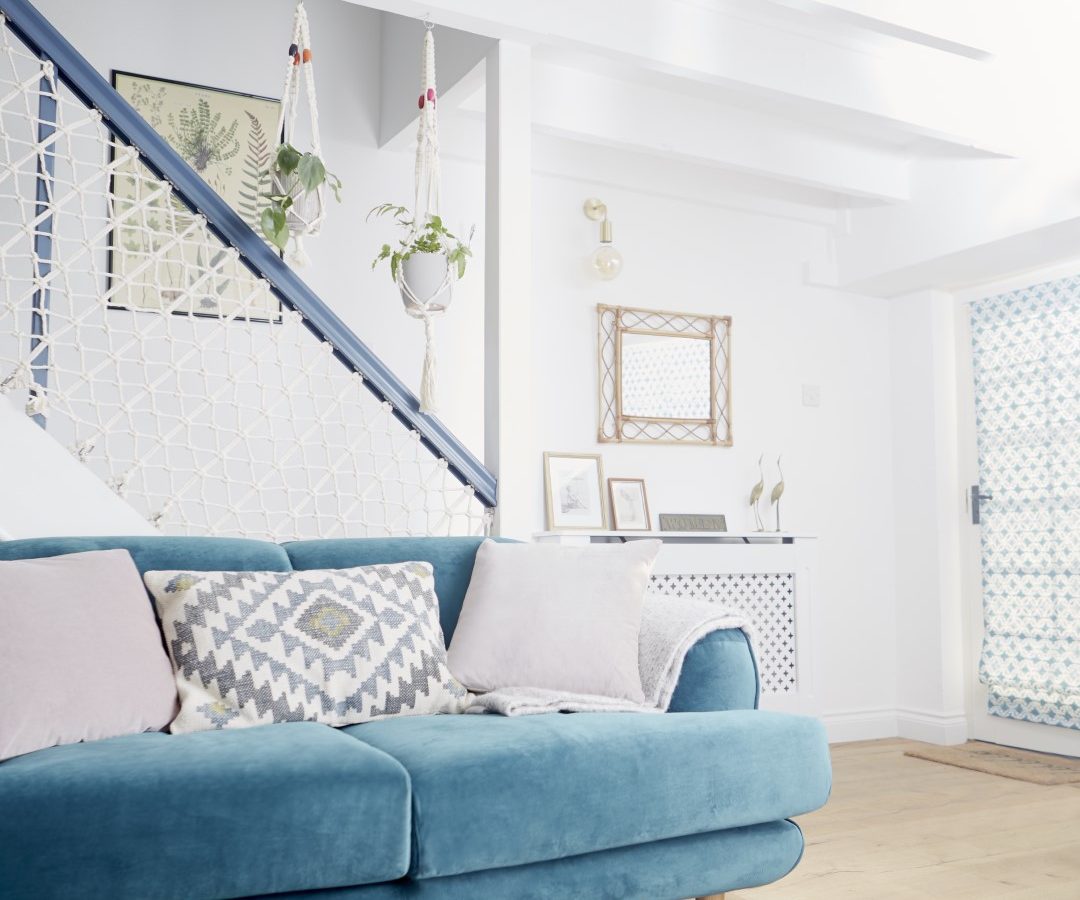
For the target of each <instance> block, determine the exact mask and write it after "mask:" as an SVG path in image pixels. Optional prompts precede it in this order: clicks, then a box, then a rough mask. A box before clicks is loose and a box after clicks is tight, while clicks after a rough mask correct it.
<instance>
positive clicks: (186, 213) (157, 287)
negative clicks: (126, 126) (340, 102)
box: [108, 72, 281, 322]
mask: <svg viewBox="0 0 1080 900" xmlns="http://www.w3.org/2000/svg"><path fill="white" fill-rule="evenodd" d="M113 86H114V87H115V88H116V90H117V92H118V93H119V94H120V95H121V96H122V97H123V98H124V99H125V100H127V101H128V103H130V104H131V105H132V106H133V107H135V110H136V111H137V112H138V113H139V114H140V115H141V116H142V117H143V118H144V119H146V121H147V122H148V123H149V124H150V125H151V126H152V127H153V129H154V130H155V131H156V132H157V133H158V134H160V135H161V136H162V137H163V138H165V140H166V141H167V142H168V144H169V145H170V146H171V147H172V148H173V149H174V150H175V151H176V152H177V153H179V154H180V156H181V157H183V159H184V161H185V162H186V163H187V164H188V165H189V166H191V167H192V168H193V169H194V170H195V171H196V173H198V174H199V175H200V176H201V177H202V179H203V180H204V181H205V182H206V183H207V184H209V185H210V187H212V188H213V189H214V190H215V191H217V193H218V194H220V195H221V198H222V199H223V200H225V201H226V202H227V203H228V204H229V206H231V207H232V208H233V209H234V210H236V212H237V213H239V215H240V217H241V218H242V219H243V220H244V221H245V222H247V223H248V224H249V225H250V226H251V227H252V228H254V229H255V231H256V232H258V231H259V215H260V214H261V212H262V208H263V206H264V205H265V203H266V200H265V198H264V197H263V195H264V194H265V193H267V192H268V191H269V189H270V164H271V162H272V160H273V154H274V152H275V151H276V149H277V145H278V143H279V142H280V140H281V138H280V135H278V134H276V131H277V123H278V116H279V113H280V111H281V101H280V100H275V99H273V98H271V97H257V96H254V95H251V94H241V93H238V92H235V91H227V90H220V89H218V88H211V87H205V86H203V85H198V84H187V83H186V82H181V81H171V80H169V79H167V78H152V77H150V76H146V75H134V74H132V73H130V72H113ZM160 186H161V182H160V181H158V180H157V179H156V178H154V177H153V175H152V174H151V173H150V172H149V170H147V169H146V168H145V166H143V164H142V163H140V162H137V161H130V160H126V159H124V160H119V161H117V162H116V166H115V170H114V173H113V177H112V187H111V194H112V199H111V204H110V207H111V209H110V212H111V215H112V217H113V219H114V221H115V228H113V229H112V230H111V231H110V241H111V243H110V247H109V265H108V271H109V276H110V280H111V283H112V284H115V286H116V289H115V291H114V292H111V293H110V295H109V304H110V306H112V307H114V308H118V309H132V310H168V311H170V312H173V313H176V314H178V315H184V316H202V317H206V318H215V319H223V318H226V317H230V318H235V319H239V320H246V321H261V322H280V321H281V304H280V303H279V302H278V300H277V299H276V298H275V297H274V295H273V294H272V293H271V292H270V291H269V290H263V291H258V292H256V293H254V294H252V295H251V296H247V295H245V293H244V286H245V285H247V286H248V288H247V289H248V291H250V285H251V283H252V278H251V275H250V274H248V272H247V270H246V269H245V268H244V267H243V264H242V263H241V262H240V261H239V259H238V258H235V259H231V258H229V254H228V252H227V250H226V248H225V247H224V246H223V247H222V248H221V250H220V251H219V252H218V253H217V254H216V255H215V254H214V253H213V252H211V251H210V250H208V249H207V248H206V247H204V246H203V245H202V243H201V242H200V241H199V240H195V239H193V240H183V239H182V238H181V239H177V238H176V236H177V235H181V236H182V235H183V234H185V233H186V231H187V230H188V229H189V228H191V227H192V226H193V225H194V224H195V214H194V213H192V212H191V211H190V210H189V209H188V208H187V207H186V206H185V205H184V204H182V203H181V202H180V201H179V200H177V199H175V198H172V197H168V196H165V195H163V194H162V192H161V191H160ZM207 257H209V258H207ZM240 313H242V315H241V314H240Z"/></svg>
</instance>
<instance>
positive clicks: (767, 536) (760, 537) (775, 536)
mask: <svg viewBox="0 0 1080 900" xmlns="http://www.w3.org/2000/svg"><path fill="white" fill-rule="evenodd" d="M575 537H576V538H588V539H589V540H590V541H591V540H595V539H597V538H613V539H615V538H618V539H626V538H656V539H659V540H661V541H663V540H672V539H674V540H684V541H685V540H694V541H718V540H737V541H744V542H745V541H754V542H758V543H765V542H770V541H783V542H785V543H790V542H792V541H795V540H799V541H804V540H813V539H814V538H815V537H816V535H813V534H797V533H794V532H790V531H577V530H573V531H571V530H567V531H538V532H536V533H535V534H534V535H533V540H536V541H552V540H558V539H562V538H575Z"/></svg>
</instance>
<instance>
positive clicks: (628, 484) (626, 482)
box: [607, 478, 652, 531]
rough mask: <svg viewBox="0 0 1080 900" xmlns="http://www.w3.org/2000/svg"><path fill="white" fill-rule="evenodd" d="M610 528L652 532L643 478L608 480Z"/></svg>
mask: <svg viewBox="0 0 1080 900" xmlns="http://www.w3.org/2000/svg"><path fill="white" fill-rule="evenodd" d="M607 483H608V493H609V494H610V495H611V523H612V524H611V527H612V529H614V530H615V531H652V524H651V520H650V519H649V500H648V498H647V497H646V496H645V479H644V478H609V479H608V482H607Z"/></svg>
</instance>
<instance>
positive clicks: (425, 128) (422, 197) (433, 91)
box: [397, 23, 454, 413]
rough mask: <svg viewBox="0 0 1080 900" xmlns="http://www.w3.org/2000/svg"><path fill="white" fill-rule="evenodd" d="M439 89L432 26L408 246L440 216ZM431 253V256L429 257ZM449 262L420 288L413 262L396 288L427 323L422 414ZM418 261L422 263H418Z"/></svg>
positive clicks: (430, 406)
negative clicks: (411, 272) (411, 276)
mask: <svg viewBox="0 0 1080 900" xmlns="http://www.w3.org/2000/svg"><path fill="white" fill-rule="evenodd" d="M437 102H438V88H437V87H436V84H435V37H434V34H433V29H432V26H431V24H430V23H428V24H427V25H426V28H425V30H424V46H423V52H422V55H421V61H420V97H419V99H418V100H417V104H418V106H419V107H420V124H419V126H418V129H417V133H416V173H415V180H416V198H415V202H414V203H413V228H412V233H411V234H410V235H409V242H410V243H411V242H412V238H413V237H415V236H416V233H417V232H418V231H420V229H421V228H423V227H424V225H426V224H427V222H428V221H429V219H430V218H431V216H437V215H438V214H439V189H440V177H441V176H440V171H439V120H438V117H437V115H436V112H435V108H436V104H437ZM424 255H427V254H424ZM440 259H441V260H442V262H443V263H446V264H445V266H444V267H443V275H442V280H441V282H436V283H435V285H434V286H432V285H429V286H427V287H426V288H425V289H424V290H417V289H416V285H411V284H409V281H408V272H407V269H408V268H409V266H408V262H407V263H406V265H403V266H400V267H399V268H398V272H397V286H398V289H399V290H400V291H401V299H402V301H403V302H404V304H405V312H407V313H408V314H409V315H410V316H413V317H414V318H417V319H423V321H424V368H423V371H422V373H421V376H420V411H421V412H425V413H433V412H436V411H437V401H436V388H435V385H436V370H437V362H436V352H435V322H434V318H435V316H437V315H441V314H442V313H444V312H446V308H447V307H448V306H449V305H450V300H451V297H452V291H453V282H454V267H453V266H451V265H449V262H448V261H447V260H446V259H445V257H443V256H441V257H440ZM414 262H415V263H419V262H421V260H420V259H415V260H414Z"/></svg>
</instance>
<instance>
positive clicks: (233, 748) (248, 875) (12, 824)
mask: <svg viewBox="0 0 1080 900" xmlns="http://www.w3.org/2000/svg"><path fill="white" fill-rule="evenodd" d="M409 827H410V814H409V778H408V775H407V774H406V773H405V770H404V769H403V768H402V767H401V766H400V765H399V764H398V763H397V762H395V761H394V760H393V759H391V758H390V757H389V756H387V755H386V754H384V753H382V752H380V751H378V750H376V749H374V748H373V747H371V746H369V745H365V744H364V743H362V742H360V741H355V740H352V739H351V738H349V737H347V736H346V735H344V734H342V733H341V732H339V731H336V730H334V729H332V728H328V727H326V726H325V725H317V724H314V723H308V722H299V723H290V724H285V725H267V726H261V727H256V728H247V729H243V730H240V731H211V732H200V733H198V734H188V735H168V734H162V733H148V734H139V735H128V736H125V737H119V738H110V739H108V740H104V741H95V742H93V743H87V744H69V745H67V746H63V747H52V748H49V749H48V750H39V751H37V752H36V753H29V754H27V755H25V756H20V757H17V758H15V759H10V760H7V761H6V762H3V763H0V897H13V898H14V897H34V898H37V900H47V898H54V897H55V898H65V900H78V898H103V900H104V898H109V900H115V898H120V897H138V898H140V900H171V898H177V900H190V898H195V897H197V898H200V900H212V898H226V897H247V896H251V895H257V894H263V893H277V892H281V891H291V890H302V889H315V888H327V887H336V886H344V885H353V884H364V883H367V882H375V881H385V880H387V879H393V878H399V877H400V876H401V875H403V874H404V873H405V871H406V869H407V868H408V863H409Z"/></svg>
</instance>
